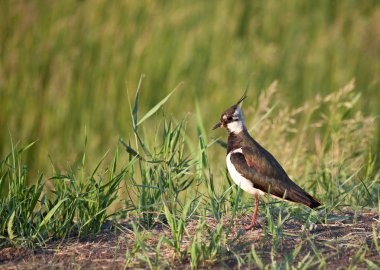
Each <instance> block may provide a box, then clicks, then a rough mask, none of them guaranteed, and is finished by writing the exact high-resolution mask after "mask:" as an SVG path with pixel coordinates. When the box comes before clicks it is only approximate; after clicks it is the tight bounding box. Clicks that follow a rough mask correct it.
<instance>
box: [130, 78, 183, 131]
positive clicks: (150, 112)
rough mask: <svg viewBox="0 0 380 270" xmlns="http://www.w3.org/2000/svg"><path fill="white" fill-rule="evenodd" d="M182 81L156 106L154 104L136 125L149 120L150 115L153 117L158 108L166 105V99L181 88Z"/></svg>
mask: <svg viewBox="0 0 380 270" xmlns="http://www.w3.org/2000/svg"><path fill="white" fill-rule="evenodd" d="M181 85H182V83H180V84H179V85H178V86H177V87H176V88H174V90H173V91H171V92H170V93H169V94H168V95H167V96H166V97H165V98H164V99H162V100H161V101H160V102H158V103H157V104H156V106H154V107H153V108H152V109H150V110H149V111H148V112H147V113H146V114H145V115H144V116H143V117H142V118H141V120H140V121H139V122H138V123H137V125H136V126H138V125H140V124H141V123H143V122H144V121H145V120H147V119H148V118H149V117H151V116H152V115H153V114H154V113H155V112H157V111H158V109H160V108H161V106H162V105H164V104H165V103H166V101H168V99H169V98H170V96H171V95H172V94H173V93H174V92H175V91H176V90H177V89H178V88H179V86H181Z"/></svg>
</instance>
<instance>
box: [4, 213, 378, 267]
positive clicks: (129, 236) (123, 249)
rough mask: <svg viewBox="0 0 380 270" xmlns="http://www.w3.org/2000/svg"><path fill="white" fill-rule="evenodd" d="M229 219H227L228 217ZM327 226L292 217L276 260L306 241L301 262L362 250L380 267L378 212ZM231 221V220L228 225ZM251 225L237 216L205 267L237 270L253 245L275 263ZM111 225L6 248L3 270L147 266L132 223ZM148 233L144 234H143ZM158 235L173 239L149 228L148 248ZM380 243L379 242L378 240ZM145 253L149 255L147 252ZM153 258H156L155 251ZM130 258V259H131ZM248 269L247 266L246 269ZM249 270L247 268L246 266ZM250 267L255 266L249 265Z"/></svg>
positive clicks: (345, 258) (266, 240)
mask: <svg viewBox="0 0 380 270" xmlns="http://www.w3.org/2000/svg"><path fill="white" fill-rule="evenodd" d="M226 220H228V219H226ZM328 220H329V222H328V223H327V224H316V225H314V227H312V228H310V229H309V230H303V228H302V224H301V222H299V221H297V220H294V219H289V220H287V221H286V222H285V224H284V225H283V231H282V239H281V241H280V244H279V246H278V249H277V254H276V258H275V259H276V260H278V262H279V263H281V260H282V258H284V257H285V256H287V255H289V254H290V253H291V252H292V251H293V250H294V249H295V247H296V246H297V245H299V243H300V242H301V241H302V242H303V245H302V249H301V250H300V253H299V254H298V255H297V257H296V260H295V261H296V262H297V259H298V260H302V258H305V257H306V256H307V254H309V253H310V254H315V252H314V251H313V249H318V251H319V252H318V253H319V254H320V255H321V256H323V259H324V261H325V266H324V267H325V268H327V269H345V268H347V267H348V266H349V265H350V264H351V263H352V260H353V259H354V258H355V257H357V255H355V254H357V252H358V251H359V250H361V251H363V250H362V249H363V247H365V249H366V250H365V252H361V254H364V255H363V256H364V257H363V258H364V259H367V260H370V261H372V262H374V266H376V265H377V266H378V267H380V264H379V263H380V254H379V253H378V252H377V250H376V247H375V245H374V241H373V237H374V235H375V234H374V230H375V231H376V232H377V235H379V233H380V223H379V217H378V213H377V212H376V211H373V210H370V209H364V210H360V211H357V212H356V213H354V212H353V211H351V210H348V209H345V210H342V211H339V212H337V213H334V215H331V216H329V218H328ZM226 222H227V221H226ZM207 223H208V224H209V225H210V227H211V228H213V227H215V226H216V221H215V220H214V219H212V218H210V219H209V220H207ZM247 223H249V216H245V217H240V218H236V219H235V222H234V224H233V229H232V231H231V233H230V235H229V237H228V243H227V245H226V249H225V250H224V251H222V252H221V256H220V257H218V258H217V260H215V261H213V262H210V263H208V264H207V265H205V268H212V269H222V268H223V269H224V268H231V269H236V268H238V262H237V260H236V257H235V256H234V255H233V253H238V254H248V253H249V252H251V247H252V245H254V246H255V250H256V251H257V254H259V255H260V256H261V259H262V260H263V263H264V264H267V263H268V264H269V263H271V261H272V260H273V257H272V258H271V255H270V254H271V251H272V248H273V239H272V237H271V236H270V235H269V236H268V234H266V236H265V234H264V232H263V230H262V229H257V230H254V231H248V232H244V233H243V231H242V230H241V225H242V224H247ZM196 224H198V221H197V220H192V221H190V222H188V224H187V227H186V231H187V235H186V237H185V239H184V240H183V249H184V248H186V247H187V246H189V245H190V243H191V240H192V238H193V236H194V234H195V233H196V227H197V225H196ZM117 225H118V227H119V228H122V229H115V228H116V227H115V224H112V223H111V222H109V223H107V224H106V226H105V228H104V230H103V231H102V233H100V234H99V235H98V236H96V237H94V238H91V239H80V240H78V239H77V238H73V239H68V240H65V241H64V242H57V241H56V242H51V243H48V244H47V245H46V247H44V248H38V249H33V250H32V249H28V248H13V247H9V248H4V249H2V250H0V269H78V268H84V269H88V268H90V269H121V268H124V267H125V266H126V264H127V265H128V266H127V268H131V269H136V268H147V264H146V263H145V262H144V261H143V260H142V259H141V258H140V259H139V257H138V256H134V257H131V256H130V255H128V254H131V252H133V249H134V247H135V243H134V234H133V230H132V228H131V226H130V224H129V222H128V221H124V222H120V223H119V224H117ZM142 233H143V232H142ZM158 235H167V236H168V237H169V236H170V231H169V229H168V227H167V226H166V225H163V224H157V226H154V227H153V228H152V229H151V230H150V234H149V236H148V238H147V239H146V244H147V245H151V246H153V247H156V246H157V243H158V237H157V236H158ZM379 242H380V239H379ZM145 255H146V254H145ZM148 256H150V257H152V258H154V256H155V255H154V253H152V254H149V253H148ZM160 256H161V258H165V259H166V260H163V261H162V263H161V262H160V265H161V266H162V267H163V268H178V267H179V266H181V268H182V269H190V262H189V258H185V259H184V260H182V261H181V262H179V261H178V260H175V261H172V258H173V250H172V249H170V248H168V247H167V246H165V245H163V246H162V248H161V254H160ZM128 258H129V259H128ZM251 266H252V265H251ZM367 267H368V266H367V264H365V263H362V264H359V268H363V269H366V268H367ZM241 268H243V269H244V264H243V265H241ZM246 268H248V267H246ZM249 268H251V267H249Z"/></svg>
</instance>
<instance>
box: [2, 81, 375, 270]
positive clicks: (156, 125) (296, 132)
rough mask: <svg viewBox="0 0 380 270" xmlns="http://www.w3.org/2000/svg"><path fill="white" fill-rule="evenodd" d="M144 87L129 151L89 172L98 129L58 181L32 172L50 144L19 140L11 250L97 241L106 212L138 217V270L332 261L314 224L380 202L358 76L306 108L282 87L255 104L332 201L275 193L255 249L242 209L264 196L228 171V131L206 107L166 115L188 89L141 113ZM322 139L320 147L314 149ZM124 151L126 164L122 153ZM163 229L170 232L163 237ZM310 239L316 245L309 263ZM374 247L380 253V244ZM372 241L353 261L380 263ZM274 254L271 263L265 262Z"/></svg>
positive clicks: (8, 176) (8, 227)
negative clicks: (292, 225) (291, 200)
mask: <svg viewBox="0 0 380 270" xmlns="http://www.w3.org/2000/svg"><path fill="white" fill-rule="evenodd" d="M143 88H144V81H143V77H141V79H140V83H139V84H138V88H137V90H136V94H135V97H134V99H133V100H132V101H130V102H129V112H130V113H129V115H130V117H131V123H132V124H131V127H130V130H131V133H130V136H129V137H128V138H124V139H120V146H122V148H123V151H122V152H121V151H120V150H116V151H115V155H114V158H113V160H112V161H110V162H109V163H106V164H105V165H102V163H103V162H107V161H106V155H107V154H106V155H104V156H103V158H101V159H100V161H99V162H98V163H97V164H96V165H95V166H94V167H92V170H89V169H87V166H88V165H87V157H88V150H87V149H86V147H87V142H88V140H87V137H86V138H85V143H84V150H83V152H82V153H81V155H80V156H81V158H80V161H79V162H76V163H74V164H75V165H73V166H71V168H69V169H65V170H60V169H58V168H56V167H55V166H53V173H52V174H53V176H52V177H48V178H46V177H45V176H44V175H41V176H39V177H38V178H37V180H36V181H34V179H32V180H28V178H29V177H31V176H30V174H28V168H27V167H26V166H25V165H24V162H23V161H22V156H23V155H24V154H25V152H26V151H29V150H30V149H31V148H32V147H38V145H37V146H36V145H34V143H31V144H29V145H27V146H26V147H24V148H19V147H18V145H17V144H16V145H14V144H13V143H12V144H11V148H12V151H11V153H10V154H9V155H7V156H5V158H4V159H3V160H2V162H1V163H0V185H1V186H3V188H2V190H3V196H2V197H1V198H0V206H1V208H0V229H1V235H0V240H1V241H0V247H4V246H9V245H14V246H23V245H28V246H32V247H33V246H44V245H45V244H46V243H47V242H49V241H50V240H58V239H59V240H64V239H67V238H68V237H90V236H94V235H96V234H97V233H99V232H100V231H101V230H102V227H103V225H104V223H105V222H106V220H108V219H110V218H115V219H116V220H119V218H120V217H129V218H130V219H129V220H130V223H129V225H130V228H129V229H130V231H132V232H133V234H129V235H131V237H130V238H128V237H129V236H128V235H127V237H126V241H127V242H128V244H127V248H126V254H125V257H126V258H125V264H126V265H125V266H126V267H128V266H132V267H133V266H136V265H145V266H148V267H149V268H160V267H168V266H169V265H171V264H172V263H189V264H190V266H191V267H192V268H199V267H209V266H211V265H213V264H216V263H218V264H220V265H221V266H225V267H227V266H228V261H230V260H231V261H234V262H236V265H238V267H241V266H249V267H252V266H254V265H256V266H258V267H261V266H263V267H266V268H268V269H270V268H274V269H275V268H286V267H287V268H289V267H291V266H294V265H297V266H298V268H304V269H306V268H308V267H314V266H315V267H322V268H323V267H326V260H325V259H324V256H323V254H322V251H320V250H318V248H317V247H316V246H315V245H314V244H313V239H312V237H313V235H310V234H309V233H308V232H309V230H308V229H307V228H310V226H312V225H313V224H315V223H327V222H328V221H329V219H330V216H331V212H332V211H334V210H339V209H341V208H342V207H343V206H346V205H349V206H352V207H354V208H355V207H359V206H360V207H363V206H370V207H378V205H379V194H380V174H379V173H378V172H377V171H376V170H375V169H374V158H373V154H372V152H371V147H370V143H371V141H372V136H373V129H374V127H373V122H374V118H373V117H365V116H363V115H362V114H361V112H360V111H359V110H357V109H356V108H357V107H358V104H357V103H358V101H359V99H360V94H359V93H358V92H357V91H356V90H355V87H354V83H353V81H351V82H349V83H348V84H347V85H346V86H344V87H342V88H341V89H338V90H337V91H335V92H333V93H331V94H328V95H325V96H319V95H317V96H316V98H314V99H312V100H311V101H309V102H307V103H305V104H303V105H302V106H300V107H298V108H290V107H289V106H288V105H286V104H285V103H281V102H277V100H278V99H277V98H276V95H277V91H278V88H277V85H276V83H273V84H272V85H271V86H270V87H269V88H268V89H266V90H265V91H263V92H262V93H261V95H260V96H259V97H258V100H259V102H258V103H257V104H256V105H255V107H254V106H249V105H248V106H247V105H246V104H243V108H244V111H245V113H246V114H245V116H246V120H247V126H248V127H249V129H250V131H251V132H252V133H253V135H254V136H255V137H256V139H258V140H259V141H260V142H261V143H262V144H263V145H264V146H265V147H266V148H268V149H269V150H270V151H271V152H273V153H274V154H275V156H277V157H279V159H280V160H281V162H282V163H283V164H284V167H285V168H289V170H288V171H289V172H290V174H291V176H292V178H293V179H295V180H296V182H297V183H298V184H300V185H301V186H302V187H305V188H306V189H307V190H308V191H309V192H311V193H312V194H313V195H314V196H316V197H317V198H319V199H320V200H321V201H322V202H323V203H324V208H323V209H321V211H320V212H318V213H317V212H315V211H313V210H310V209H306V208H305V207H303V206H299V205H291V204H287V203H285V202H278V201H277V200H273V199H271V198H270V197H269V196H267V198H263V203H262V204H261V206H260V213H261V214H262V216H264V219H265V220H266V222H263V224H262V226H263V233H262V234H263V235H262V237H263V241H261V242H260V243H259V244H258V246H252V247H251V248H250V249H249V250H248V251H247V249H245V248H241V249H239V247H235V246H234V245H235V242H236V241H237V240H238V239H239V237H241V236H242V235H243V231H242V230H240V229H238V226H240V224H237V222H236V220H237V219H236V217H241V216H242V215H247V213H248V212H247V210H248V209H251V208H252V200H250V197H248V196H246V194H243V193H242V192H241V190H240V189H238V188H237V187H236V186H235V185H233V184H232V183H233V182H232V181H231V180H230V179H229V177H228V175H227V174H226V170H225V165H224V156H225V149H224V148H223V147H220V145H221V146H225V143H223V141H224V140H223V138H221V137H217V133H216V134H215V135H213V137H214V138H212V139H210V138H209V136H208V134H207V132H206V128H205V124H204V119H205V116H204V115H203V114H202V113H201V109H198V110H197V111H196V117H195V121H194V122H195V123H194V122H193V123H191V122H190V120H189V119H182V120H181V119H180V120H176V119H173V117H167V116H166V115H165V113H164V110H163V107H164V106H165V105H166V104H168V103H169V100H170V101H173V99H170V98H172V97H174V96H175V95H179V94H180V93H179V92H178V90H176V89H174V90H173V91H172V92H170V93H169V94H168V95H166V96H164V97H161V98H162V99H161V100H160V101H158V102H157V103H156V104H154V105H153V106H152V107H151V108H150V109H148V110H143V109H141V107H140V102H141V101H140V95H141V93H142V89H143ZM247 101H249V99H247ZM190 128H194V129H195V131H193V132H192V131H191V130H189V129H190ZM194 133H196V134H197V136H194V135H192V134H194ZM347 134H349V136H348V135H347ZM225 136H226V135H225V134H224V135H223V137H224V138H225ZM311 138H313V140H311V141H314V144H311V145H310V143H309V142H310V139H311ZM122 156H124V157H123V159H124V160H127V161H126V162H121V161H120V160H121V157H122ZM221 164H223V165H222V166H221ZM4 187H5V188H4ZM285 204H286V208H285ZM291 218H292V219H297V220H300V221H301V223H303V224H304V225H303V228H304V230H303V231H302V230H301V235H297V237H298V238H301V240H302V241H301V242H300V244H299V245H298V246H296V247H295V248H294V250H291V251H290V252H288V253H287V254H286V256H285V257H284V258H281V256H282V252H283V251H284V249H285V248H286V245H285V244H284V238H285V237H286V236H289V235H286V234H285V232H284V230H283V227H284V224H285V223H287V222H289V220H290V219H291ZM156 227H161V228H163V229H162V231H163V232H166V233H163V234H162V235H158V236H157V235H154V234H153V232H154V229H155V228H156ZM124 230H125V229H124ZM127 231H128V229H127ZM232 232H233V234H235V235H232ZM373 235H377V231H376V230H374V231H373ZM152 239H153V240H154V241H152ZM268 242H270V243H271V251H270V252H269V254H268V253H267V254H262V253H260V252H259V251H258V248H259V247H260V245H264V244H265V243H268ZM306 242H307V243H309V242H310V243H311V246H312V249H311V250H310V252H309V253H308V254H306V255H302V256H303V257H301V258H300V259H299V257H300V255H299V254H300V250H301V248H302V243H306ZM373 245H374V247H375V248H376V250H377V249H378V248H377V246H378V244H377V242H376V241H375V240H373ZM368 249H369V247H368V246H361V247H360V249H358V250H357V253H356V255H355V256H354V257H353V258H354V259H353V260H352V262H351V263H352V267H355V266H357V265H359V264H362V263H364V262H365V263H366V264H367V265H373V264H374V262H372V261H371V260H368V259H366V258H365V254H366V252H367V250H368ZM163 250H164V251H165V252H164V253H163ZM243 251H244V252H243ZM265 256H266V257H268V256H269V257H270V264H267V265H265V266H264V263H263V260H264V257H265ZM296 258H298V259H296ZM267 259H268V258H265V261H267Z"/></svg>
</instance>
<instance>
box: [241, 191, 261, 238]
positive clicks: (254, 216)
mask: <svg viewBox="0 0 380 270" xmlns="http://www.w3.org/2000/svg"><path fill="white" fill-rule="evenodd" d="M259 204H260V201H259V196H258V195H257V194H255V210H254V211H253V215H252V221H251V224H249V225H248V226H245V227H244V229H245V230H247V231H248V230H250V229H252V228H253V227H256V226H260V224H259V223H258V222H257V213H258V211H259Z"/></svg>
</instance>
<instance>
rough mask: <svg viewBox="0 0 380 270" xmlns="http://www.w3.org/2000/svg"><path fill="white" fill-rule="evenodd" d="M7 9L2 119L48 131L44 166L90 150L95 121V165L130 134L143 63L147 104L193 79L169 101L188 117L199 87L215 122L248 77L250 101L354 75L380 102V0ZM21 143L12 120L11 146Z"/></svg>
mask: <svg viewBox="0 0 380 270" xmlns="http://www.w3.org/2000/svg"><path fill="white" fill-rule="evenodd" d="M0 10H2V11H3V12H2V13H3V15H2V16H1V18H0V44H1V46H0V63H1V65H0V127H1V129H2V131H5V130H7V129H9V130H10V131H11V133H12V134H13V136H14V139H15V141H22V142H23V143H24V144H27V142H29V141H31V140H37V139H38V140H39V146H38V147H33V148H32V149H30V150H29V151H28V152H27V153H25V155H26V156H25V157H24V159H25V160H26V161H27V163H28V165H29V168H30V169H31V171H30V173H33V174H35V175H38V170H41V169H43V171H47V170H49V169H50V165H49V160H48V154H50V155H51V156H53V157H54V159H55V160H59V161H61V163H60V164H57V166H58V167H59V168H60V169H62V168H65V166H66V164H71V163H73V162H74V161H76V160H78V161H80V158H81V157H80V155H77V153H78V151H77V149H81V147H82V146H83V136H84V133H85V129H87V133H88V135H89V137H91V140H89V142H88V145H87V148H88V150H89V151H90V152H91V153H93V154H92V155H91V156H88V157H87V161H88V162H89V164H94V166H95V164H96V163H97V161H98V160H99V159H100V158H101V156H102V155H103V153H104V152H105V151H106V150H107V149H108V148H109V146H110V145H114V144H116V142H117V140H118V138H119V137H120V136H121V137H129V135H130V129H129V127H130V124H131V120H130V118H129V111H128V106H126V104H127V91H126V88H127V89H129V92H130V94H131V92H133V91H134V89H136V88H137V84H138V78H139V77H140V74H142V73H145V74H146V79H145V82H144V89H143V90H144V91H143V92H142V95H141V101H142V102H141V106H143V107H144V109H148V108H151V107H152V106H153V105H154V104H156V103H157V102H158V101H159V100H160V99H161V97H162V96H165V95H166V93H168V91H169V89H173V87H174V86H175V85H177V84H178V83H179V82H182V81H183V82H185V85H184V87H183V90H182V93H181V95H177V96H176V101H175V102H170V103H169V104H167V113H169V115H173V116H175V118H176V119H182V118H183V117H184V115H185V114H187V113H188V112H189V111H190V112H193V111H194V107H193V104H194V103H193V101H194V96H195V97H196V98H197V99H198V101H199V107H200V109H201V112H202V113H203V114H206V113H207V114H208V115H209V116H210V117H207V118H205V119H204V122H205V126H206V127H207V126H211V125H212V124H213V123H214V121H215V119H216V118H218V116H219V115H218V114H219V111H221V110H223V109H224V108H225V107H226V106H228V105H229V104H230V100H229V97H230V96H231V93H235V92H236V91H240V89H242V88H243V87H244V86H245V85H246V84H247V81H249V82H250V85H251V88H250V89H251V91H252V92H251V97H255V98H253V99H251V100H250V102H252V103H253V102H254V101H253V100H256V98H257V97H258V96H259V95H260V92H261V91H263V90H264V89H266V88H267V87H268V86H269V85H270V84H271V83H272V82H273V81H274V80H278V86H279V89H280V91H279V94H278V98H279V99H281V100H284V101H286V103H287V104H289V105H290V106H291V108H294V107H298V106H300V105H301V104H303V103H304V102H306V101H310V100H312V99H313V98H314V97H315V96H316V94H317V93H320V94H321V95H326V94H328V93H331V92H332V91H335V90H336V89H338V88H340V87H342V86H343V85H344V84H345V83H346V82H348V81H350V80H351V79H352V78H355V79H356V89H357V90H358V91H359V92H360V93H362V98H361V100H360V101H359V107H360V108H361V110H362V111H363V113H364V114H365V115H368V114H372V115H375V114H377V115H378V114H379V113H380V111H379V108H380V106H379V100H380V98H379V93H380V91H378V90H379V82H378V74H379V68H380V66H379V65H380V64H379V63H380V61H379V54H378V51H379V47H380V43H379V38H378V37H379V34H378V25H379V20H380V19H379V18H380V16H379V11H380V9H379V2H378V1H373V0H369V1H365V2H364V3H359V2H357V1H334V2H332V1H329V0H323V1H313V2H310V1H302V0H295V1H286V2H285V3H281V5H279V4H278V3H277V1H274V0H271V1H257V2H252V3H251V2H250V1H245V2H244V1H243V2H239V3H236V2H235V1H229V0H227V1H218V2H217V3H216V2H213V1H207V2H205V1H198V2H193V1H192V2H187V1H166V2H165V3H164V2H155V3H145V2H138V1H125V2H123V3H120V2H113V3H110V2H109V1H104V0H98V1H95V3H94V2H93V1H91V2H87V1H79V2H78V1H74V0H69V1H59V2H57V1H54V2H51V1H44V2H41V1H28V2H27V3H25V2H23V1H16V2H14V1H1V3H0ZM252 93H254V94H252ZM210 101H212V104H210ZM378 123H379V122H378V121H377V122H376V123H375V124H374V125H376V126H378V125H379V124H378ZM377 132H379V131H377ZM377 134H379V133H377ZM376 137H379V136H376ZM321 138H323V136H322V137H321ZM305 140H308V143H313V141H310V140H309V138H308V137H306V138H305ZM10 151H11V149H10V145H9V140H8V136H7V133H6V132H1V133H0V153H1V154H2V155H3V156H5V155H6V154H7V153H9V152H10ZM374 152H375V153H378V152H379V151H378V146H374Z"/></svg>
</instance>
